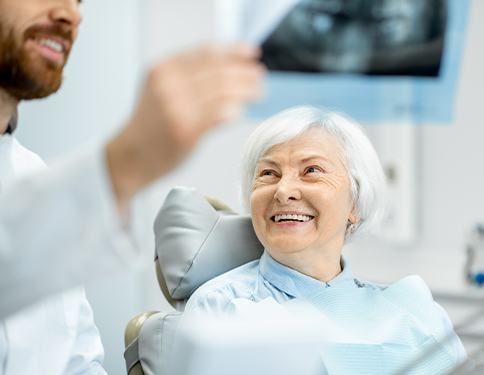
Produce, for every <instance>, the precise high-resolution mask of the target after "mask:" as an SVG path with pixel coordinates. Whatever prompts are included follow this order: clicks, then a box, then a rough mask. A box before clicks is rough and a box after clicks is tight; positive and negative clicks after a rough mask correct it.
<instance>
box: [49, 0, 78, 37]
mask: <svg viewBox="0 0 484 375" xmlns="http://www.w3.org/2000/svg"><path fill="white" fill-rule="evenodd" d="M50 18H51V20H52V21H54V22H57V23H62V24H64V25H67V26H70V27H71V28H72V31H74V32H77V28H78V27H79V25H80V23H81V21H82V16H81V11H80V9H79V2H78V1H77V0H63V1H59V2H58V3H57V4H56V5H55V6H54V7H52V9H51V11H50Z"/></svg>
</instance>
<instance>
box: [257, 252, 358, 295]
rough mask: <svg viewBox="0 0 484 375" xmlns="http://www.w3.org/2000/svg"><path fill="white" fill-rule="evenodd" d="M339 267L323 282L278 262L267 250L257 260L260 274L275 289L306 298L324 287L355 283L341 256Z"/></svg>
mask: <svg viewBox="0 0 484 375" xmlns="http://www.w3.org/2000/svg"><path fill="white" fill-rule="evenodd" d="M341 268H342V271H341V272H340V273H339V274H338V275H336V276H335V277H334V278H333V279H332V280H330V281H328V282H324V281H320V280H317V279H314V278H312V277H310V276H307V275H304V274H302V273H301V272H299V271H296V270H294V269H292V268H289V267H287V266H285V265H283V264H281V263H279V262H278V261H276V260H275V259H274V258H272V257H271V256H270V255H269V253H268V252H267V251H264V254H262V257H261V259H260V262H259V272H260V274H261V276H262V277H263V278H264V279H265V280H266V281H267V282H269V283H270V284H272V285H273V286H274V287H276V288H277V289H279V290H281V291H283V292H284V293H286V294H288V295H290V296H292V297H295V298H307V297H309V296H311V295H314V294H315V293H319V292H321V290H322V289H325V288H330V287H337V286H343V285H347V284H349V283H351V285H355V283H354V278H353V274H352V273H351V270H350V267H349V266H348V264H347V262H346V261H345V260H344V259H343V258H341Z"/></svg>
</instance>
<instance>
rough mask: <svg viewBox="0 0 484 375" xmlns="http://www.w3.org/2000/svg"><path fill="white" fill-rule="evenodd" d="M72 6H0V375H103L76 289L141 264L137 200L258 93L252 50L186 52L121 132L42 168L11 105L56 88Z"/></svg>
mask: <svg viewBox="0 0 484 375" xmlns="http://www.w3.org/2000/svg"><path fill="white" fill-rule="evenodd" d="M79 3H80V1H78V0H0V296H1V298H0V319H3V320H1V321H0V374H29V375H32V374H43V375H45V374H54V375H55V374H79V373H82V374H103V373H105V372H104V370H103V368H102V365H101V363H102V357H103V349H102V344H101V341H100V338H99V333H98V331H97V329H96V327H95V325H94V323H93V317H92V312H91V309H90V307H89V304H88V302H87V301H86V298H85V296H84V291H83V289H82V288H79V285H81V284H82V283H83V282H85V281H86V280H88V279H93V278H96V277H100V276H102V275H104V274H106V273H109V272H111V271H114V270H117V269H120V268H121V267H125V266H126V265H128V264H132V263H135V262H136V260H137V258H138V257H139V251H138V249H136V247H135V246H134V241H133V239H132V235H131V233H130V231H129V222H130V218H129V215H128V214H127V212H129V210H128V206H129V203H130V201H131V199H132V197H133V195H134V194H136V193H137V192H138V191H139V190H141V189H142V188H143V187H145V186H146V185H147V184H149V183H151V182H152V181H154V180H155V179H157V178H158V177H160V176H162V175H163V174H165V173H167V172H168V171H170V170H171V169H172V168H174V167H175V166H176V165H177V164H178V163H179V162H180V161H181V160H183V158H184V157H185V156H186V155H187V154H188V153H189V152H190V150H191V149H192V148H193V147H194V145H195V144H196V143H197V141H198V139H199V138H200V137H201V136H202V135H203V134H204V133H205V132H206V131H207V130H208V129H211V128H213V127H215V126H217V125H219V124H220V123H222V122H224V121H226V120H230V119H233V118H234V117H235V116H236V115H237V114H238V113H239V112H240V110H241V109H242V108H243V106H244V105H245V104H246V102H248V101H250V100H253V99H255V98H257V97H258V96H259V95H260V92H261V88H260V86H261V85H260V83H261V77H262V75H263V68H262V67H261V66H260V64H259V63H258V62H257V58H258V51H257V50H256V49H254V48H251V47H249V46H246V45H242V44H238V45H232V46H225V47H221V46H206V47H201V48H197V49H194V50H190V51H187V52H184V53H181V54H179V55H176V56H174V57H172V58H170V59H168V60H165V61H162V62H160V63H158V64H157V65H155V66H154V67H153V68H152V69H151V70H150V71H149V72H148V74H147V78H146V81H145V84H144V88H143V90H142V94H141V96H140V98H139V101H138V105H137V107H136V109H135V111H134V113H133V115H132V116H131V118H130V119H129V120H128V121H127V122H126V126H125V127H124V128H122V130H121V131H120V133H119V134H117V135H116V136H115V137H114V138H112V139H111V140H109V141H108V142H107V144H106V145H104V146H103V147H100V148H98V149H88V150H85V151H83V152H79V153H76V154H73V155H70V156H68V157H66V158H64V159H63V160H62V161H61V162H59V163H57V164H55V165H53V166H51V167H50V168H48V169H47V168H45V166H44V164H43V162H42V161H41V160H40V158H39V157H38V156H37V155H35V154H34V153H32V152H31V151H29V150H27V149H26V148H24V147H23V146H22V145H20V144H19V142H18V141H17V140H16V139H15V128H16V126H17V106H18V104H19V102H20V101H22V100H29V99H38V98H43V97H46V96H48V95H50V94H52V93H54V92H56V91H57V90H58V89H59V88H60V86H61V82H62V73H63V69H64V66H65V64H66V63H67V60H68V57H69V53H70V51H71V48H72V46H73V43H74V41H75V38H76V35H77V32H78V27H79V25H80V22H81V15H80V9H79V6H80V5H79ZM73 287H78V288H77V289H74V290H72V289H71V288H73ZM65 290H69V291H68V292H65V293H64V294H61V295H59V294H57V295H56V294H55V293H58V292H61V291H65Z"/></svg>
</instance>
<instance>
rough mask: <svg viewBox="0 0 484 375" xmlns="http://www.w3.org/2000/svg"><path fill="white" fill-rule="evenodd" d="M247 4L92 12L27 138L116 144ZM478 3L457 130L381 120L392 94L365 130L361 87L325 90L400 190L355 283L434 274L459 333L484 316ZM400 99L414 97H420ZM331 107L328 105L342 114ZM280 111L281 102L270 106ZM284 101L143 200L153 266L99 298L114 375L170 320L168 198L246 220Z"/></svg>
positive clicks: (363, 242)
mask: <svg viewBox="0 0 484 375" xmlns="http://www.w3.org/2000/svg"><path fill="white" fill-rule="evenodd" d="M237 3H239V1H234V2H233V3H231V2H227V1H223V0H219V1H217V0H178V1H176V2H174V1H168V0H143V1H138V0H104V1H102V2H100V1H87V2H85V4H84V5H82V6H83V14H84V21H83V25H82V26H81V33H80V36H79V39H78V42H77V46H76V48H75V50H74V52H73V54H72V56H71V61H70V63H69V66H68V68H67V70H66V74H65V81H64V85H63V88H62V89H61V91H60V92H59V93H58V94H56V95H54V96H53V97H51V98H49V99H47V100H42V101H37V102H32V103H25V104H23V105H22V108H21V111H20V125H19V130H18V137H19V139H20V140H21V141H22V142H23V143H24V144H25V145H26V146H27V147H29V148H31V149H32V150H34V151H35V152H37V153H38V154H40V155H41V156H42V157H43V158H44V159H46V160H47V161H49V160H52V159H54V158H55V157H57V156H59V155H62V154H64V153H66V152H68V151H69V150H72V149H73V148H77V147H82V145H83V144H84V143H86V142H102V141H103V140H104V139H106V137H108V136H109V135H111V134H113V133H114V132H116V130H117V129H118V128H119V127H120V126H121V125H122V124H123V121H124V120H125V119H126V118H127V116H128V115H129V113H130V111H131V109H132V108H133V105H134V103H135V99H136V94H137V92H138V90H139V86H140V84H141V82H142V79H143V76H144V72H145V69H146V68H148V67H149V66H152V65H153V64H154V63H156V61H158V60H159V59H160V58H163V57H165V56H168V55H170V54H172V53H174V52H176V51H178V50H180V49H183V48H186V47H189V46H193V45H195V44H197V43H199V42H204V41H212V40H214V39H215V38H219V36H220V27H221V25H223V24H227V22H229V24H230V20H231V19H230V17H233V14H234V9H236V8H233V7H235V6H236V5H237ZM464 3H465V4H468V5H469V9H468V10H467V11H466V17H465V18H462V19H465V32H463V33H462V35H463V37H462V40H455V43H457V44H458V45H454V46H453V47H452V49H447V50H445V48H444V53H445V51H455V54H456V56H450V57H449V58H450V59H451V60H449V61H451V63H447V64H450V65H451V66H450V67H449V66H447V68H445V69H451V70H452V71H453V72H454V73H455V82H454V85H453V86H442V88H441V89H440V91H442V94H449V93H446V92H445V91H446V90H447V91H449V90H451V91H452V93H451V94H452V95H447V99H448V100H450V101H449V102H448V104H447V105H448V106H450V108H448V109H449V111H448V113H447V114H446V116H445V119H442V117H439V116H435V120H434V121H432V118H431V117H428V116H427V117H419V116H410V115H408V113H407V112H405V113H406V115H405V116H394V117H391V116H374V117H373V118H372V117H371V116H367V114H368V113H371V112H372V111H374V112H377V111H380V110H381V108H383V107H385V105H387V104H386V101H385V100H383V99H384V98H382V97H381V95H383V96H385V95H386V96H388V95H389V94H388V93H386V94H385V93H383V94H382V93H380V94H381V95H380V97H379V95H372V96H371V95H370V97H371V98H372V99H371V101H370V102H365V106H366V107H367V108H366V112H364V113H363V115H362V116H361V118H360V116H359V115H358V114H359V113H360V112H358V111H356V112H352V108H353V107H351V105H352V103H353V105H354V106H356V107H358V106H360V107H361V103H359V102H358V101H359V100H360V99H359V98H358V97H356V96H351V95H352V94H351V93H352V91H348V89H347V86H341V89H340V91H337V90H338V87H339V86H338V84H340V83H341V82H343V81H344V80H345V79H346V78H337V79H341V80H342V81H341V82H339V83H338V82H335V81H334V79H333V80H331V82H330V81H327V86H324V84H325V83H324V81H321V85H320V86H319V87H318V90H319V91H321V92H323V93H324V95H326V97H331V98H334V97H339V98H343V99H342V100H341V101H339V102H331V105H330V106H331V108H333V109H338V110H341V111H346V112H349V113H350V114H352V115H353V116H354V117H355V118H356V120H358V121H362V122H363V123H364V125H365V128H366V129H367V131H368V134H369V135H370V137H371V139H372V140H373V142H374V144H375V146H376V148H377V151H378V152H379V155H380V157H381V160H382V163H383V165H384V168H385V171H386V173H387V177H388V182H389V187H390V194H389V206H390V209H389V216H388V218H387V219H386V222H385V225H384V227H383V229H382V232H381V234H380V235H379V236H378V237H367V238H362V239H360V240H359V241H355V242H354V243H352V244H351V245H349V246H348V248H347V249H346V256H347V258H348V259H349V261H350V262H351V267H352V269H353V271H354V273H355V274H357V275H359V276H360V277H362V278H366V279H369V280H373V281H377V282H382V283H385V282H391V281H394V280H396V279H398V278H400V277H402V276H404V275H407V274H411V273H418V274H420V275H421V276H422V277H423V278H424V279H425V281H426V282H427V283H428V284H429V285H430V287H431V289H432V291H433V293H434V296H435V298H436V299H437V300H438V301H439V302H441V303H442V304H443V305H444V307H445V308H446V309H447V310H448V312H449V313H450V315H451V318H452V319H453V321H454V324H460V322H462V321H463V320H465V319H466V317H467V316H469V315H470V314H472V312H474V311H476V309H479V308H481V309H483V308H484V291H483V290H480V289H479V288H478V287H475V286H471V285H468V283H467V282H466V280H465V277H464V265H465V261H466V248H467V247H468V244H469V241H471V231H472V229H473V228H474V227H475V225H476V224H477V223H484V194H483V192H484V173H482V163H483V162H484V147H483V142H484V126H483V124H482V121H483V120H482V117H481V116H482V111H481V108H482V105H483V98H484V72H483V68H482V67H483V66H484V49H483V48H482V35H484V1H482V0H470V1H469V2H467V1H465V2H459V1H457V4H458V5H462V4H464ZM231 5H233V7H232V6H231ZM235 14H236V13H235ZM230 15H232V16H230ZM479 35H480V36H479ZM271 79H272V78H271ZM367 82H368V81H365V83H364V84H365V85H367V84H368V83H367ZM412 82H413V81H412ZM274 84H275V85H276V86H274ZM285 84H287V82H284V81H277V82H275V83H274V81H270V82H268V92H269V94H271V90H273V89H275V88H278V89H281V88H282V89H283V88H284V87H285V86H284V85H285ZM278 85H282V86H278ZM365 87H366V88H368V87H369V86H363V89H365ZM399 87H400V89H402V90H406V89H408V85H406V84H403V85H402V86H399ZM449 87H450V88H449ZM326 88H328V89H326ZM397 89H398V87H397ZM283 91H284V90H283ZM285 91H290V90H289V89H287V90H285ZM434 92H435V91H434ZM298 95H299V96H297V97H294V96H292V97H291V98H289V99H287V98H286V99H284V100H289V101H290V100H292V101H295V100H296V101H297V102H295V103H292V104H304V103H306V102H310V103H311V104H315V101H317V100H318V97H315V96H312V97H307V98H306V97H305V96H304V93H302V92H301V93H298ZM324 95H323V96H322V97H321V99H320V100H321V102H319V103H317V104H320V105H323V106H324V105H329V104H328V103H326V102H325V101H324V97H325V96H324ZM390 95H391V94H390ZM405 95H406V96H407V97H409V95H410V97H411V100H412V101H414V102H421V103H424V102H426V101H427V100H428V101H432V100H434V99H435V97H426V96H425V95H423V94H422V93H421V92H420V94H419V91H411V93H410V94H409V93H408V91H407V92H406V93H405ZM449 98H450V99H449ZM269 99H270V100H272V99H274V98H273V97H272V96H271V95H269ZM275 99H276V100H275V102H276V104H274V102H273V103H266V104H267V105H266V106H265V107H263V106H259V107H258V108H255V109H253V110H252V111H250V112H249V113H248V115H247V116H246V118H245V119H242V120H240V121H238V122H237V123H234V124H227V126H224V127H223V128H221V129H219V130H217V131H216V132H213V133H211V134H208V135H207V136H206V137H205V138H204V139H203V141H202V142H201V144H200V145H199V146H198V147H197V149H196V150H195V152H194V153H193V154H192V155H191V157H190V158H189V159H188V160H187V161H186V162H185V163H184V164H183V165H182V166H181V167H180V168H179V169H178V170H177V171H176V172H174V173H172V174H171V175H169V176H167V177H166V178H164V179H163V180H162V181H160V182H159V183H157V184H156V185H154V186H152V187H151V188H150V189H149V190H148V191H147V192H146V193H145V194H144V195H142V196H140V197H139V198H138V199H137V200H136V202H135V209H134V210H135V215H134V217H135V218H136V222H135V228H136V233H137V236H138V240H139V242H140V244H141V246H142V248H143V251H144V252H145V253H146V255H147V256H146V258H147V261H146V266H145V267H144V268H143V269H140V270H137V271H132V270H131V271H127V270H123V271H122V272H120V273H119V274H117V275H114V277H110V278H109V279H106V280H103V281H99V282H98V281H97V282H95V283H92V284H90V285H87V286H86V287H87V294H88V298H89V300H90V302H91V304H92V307H93V309H94V313H95V320H96V323H97V325H98V327H99V329H100V331H101V335H102V338H103V342H104V345H105V351H106V358H105V367H106V370H107V371H108V373H111V374H122V373H125V369H124V360H123V350H124V344H123V332H124V327H125V324H126V323H127V322H128V320H129V319H130V318H131V317H133V316H134V315H136V314H137V313H139V312H142V311H145V310H159V309H161V308H168V307H167V306H168V305H167V303H166V302H165V301H164V300H163V296H162V294H161V293H160V292H159V290H158V287H157V282H156V279H155V273H154V265H153V263H152V262H151V256H152V254H153V251H154V246H153V235H152V221H153V219H154V217H155V215H156V212H157V210H158V209H159V207H160V206H161V203H162V201H163V199H164V197H165V195H166V194H167V192H168V191H169V189H170V188H171V187H173V186H175V185H188V186H194V187H197V188H198V189H199V190H200V191H201V192H202V193H204V194H207V195H211V196H214V197H217V198H219V199H221V200H223V201H225V202H226V203H227V204H229V205H230V206H232V207H233V208H234V209H235V210H239V211H240V210H241V204H240V203H239V199H238V192H239V189H238V183H239V173H238V172H239V169H240V168H239V158H240V153H241V149H242V145H243V143H244V141H245V139H246V138H247V136H248V135H249V134H250V132H251V131H252V129H253V127H254V125H255V124H256V123H257V116H261V115H262V114H264V115H270V114H271V113H272V112H271V111H274V110H275V109H276V108H277V106H281V105H285V104H286V103H289V101H284V100H279V102H278V101H277V97H276V98H275ZM281 103H282V104H281ZM417 104H418V103H417ZM346 105H348V106H349V107H348V108H346V107H345V106H346ZM340 106H341V107H340ZM335 107H336V108H335ZM373 108H374V109H373ZM252 114H256V115H257V116H252ZM410 114H412V113H410ZM449 114H450V115H449ZM476 246H478V245H476ZM482 251H484V250H482ZM483 326H484V325H481V327H479V326H478V325H477V324H474V325H470V326H469V327H467V328H466V330H463V331H462V332H461V333H462V338H463V339H464V342H465V345H466V346H467V348H468V349H469V350H473V349H474V348H475V347H476V344H477V343H478V342H479V340H480V341H481V342H482V341H483V340H484V328H483Z"/></svg>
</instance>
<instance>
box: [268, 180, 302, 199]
mask: <svg viewBox="0 0 484 375" xmlns="http://www.w3.org/2000/svg"><path fill="white" fill-rule="evenodd" d="M274 199H275V200H276V201H278V202H279V203H281V204H286V203H288V202H289V201H296V200H299V199H301V191H300V190H299V188H298V185H297V183H296V182H295V181H293V180H290V179H288V178H281V180H280V181H279V183H278V184H277V189H276V192H275V194H274Z"/></svg>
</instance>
